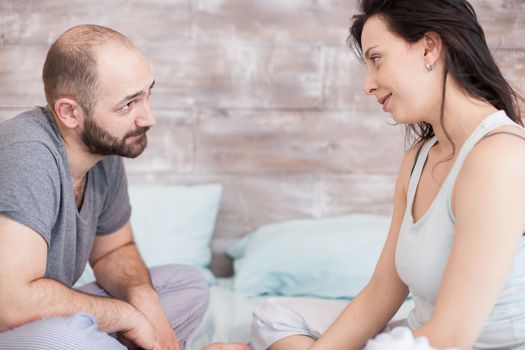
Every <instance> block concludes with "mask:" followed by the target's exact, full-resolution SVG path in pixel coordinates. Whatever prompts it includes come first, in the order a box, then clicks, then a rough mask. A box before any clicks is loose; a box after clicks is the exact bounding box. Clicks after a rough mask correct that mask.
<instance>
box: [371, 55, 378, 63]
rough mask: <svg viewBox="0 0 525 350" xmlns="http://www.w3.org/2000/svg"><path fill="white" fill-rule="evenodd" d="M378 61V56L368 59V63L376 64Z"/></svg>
mask: <svg viewBox="0 0 525 350" xmlns="http://www.w3.org/2000/svg"><path fill="white" fill-rule="evenodd" d="M378 60H379V56H371V57H370V61H372V63H376V62H377V61H378Z"/></svg>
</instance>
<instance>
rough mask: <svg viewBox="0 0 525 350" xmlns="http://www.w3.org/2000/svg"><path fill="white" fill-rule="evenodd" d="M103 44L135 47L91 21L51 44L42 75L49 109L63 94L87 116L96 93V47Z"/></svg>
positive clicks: (52, 108) (125, 39) (91, 108)
mask: <svg viewBox="0 0 525 350" xmlns="http://www.w3.org/2000/svg"><path fill="white" fill-rule="evenodd" d="M107 44H116V45H119V46H122V47H124V48H128V49H131V50H136V49H135V47H134V45H133V44H132V43H131V41H130V40H129V39H128V38H127V37H125V36H124V35H122V34H120V33H119V32H117V31H114V30H113V29H110V28H107V27H103V26H99V25H93V24H83V25H79V26H76V27H73V28H71V29H69V30H67V31H66V32H65V33H64V34H62V35H61V36H60V37H59V38H58V39H57V40H56V41H55V42H54V43H53V45H51V48H50V49H49V51H48V53H47V57H46V61H45V63H44V69H43V74H42V78H43V81H44V91H45V94H46V100H47V103H48V105H49V107H50V109H51V110H54V104H55V102H56V101H57V100H58V99H59V98H60V97H66V96H67V97H69V98H73V99H74V100H75V101H77V103H78V104H79V105H80V106H81V107H82V109H83V110H84V112H85V113H86V114H87V115H91V113H92V111H93V107H94V106H95V103H96V101H97V97H98V93H99V82H100V81H99V77H98V73H97V49H98V48H100V47H102V46H104V45H107Z"/></svg>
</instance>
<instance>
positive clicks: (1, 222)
mask: <svg viewBox="0 0 525 350" xmlns="http://www.w3.org/2000/svg"><path fill="white" fill-rule="evenodd" d="M46 256H47V245H46V242H45V241H44V239H43V238H42V237H41V236H40V235H39V234H38V233H36V232H35V231H33V230H32V229H30V228H29V227H27V226H25V225H22V224H20V223H18V222H16V221H14V220H11V219H9V218H7V217H5V216H2V215H0V290H1V293H0V310H2V312H0V331H4V330H7V329H11V328H14V327H17V326H20V325H23V324H25V323H28V322H31V321H34V320H37V319H40V318H43V317H52V316H69V315H71V314H73V313H75V312H79V311H83V312H87V313H90V314H92V315H93V316H94V317H95V318H96V320H97V323H98V325H99V328H100V330H102V331H104V332H108V333H111V332H117V331H124V332H125V331H130V330H132V329H135V328H138V327H140V328H141V331H142V332H143V333H142V334H141V335H140V342H141V343H142V344H143V347H146V348H152V347H153V345H154V342H155V341H154V337H153V336H152V334H153V333H152V332H151V333H152V334H151V335H149V334H147V332H148V329H147V328H145V327H143V326H142V325H143V324H146V325H148V323H147V321H146V320H145V319H144V318H143V316H142V315H141V314H140V313H139V312H138V311H137V310H135V309H134V307H133V306H131V305H130V304H128V303H125V302H123V301H121V300H117V299H112V298H103V297H96V296H91V295H88V294H84V293H81V292H78V291H75V290H73V289H71V288H69V287H67V286H66V285H64V284H62V283H60V282H57V281H55V280H52V279H49V278H45V277H44V274H45V270H46Z"/></svg>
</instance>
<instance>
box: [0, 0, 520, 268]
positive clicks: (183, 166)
mask: <svg viewBox="0 0 525 350" xmlns="http://www.w3.org/2000/svg"><path fill="white" fill-rule="evenodd" d="M35 4H36V1H17V0H3V1H2V2H0V31H1V32H0V120H1V119H7V118H9V117H12V116H14V115H15V114H16V113H17V112H20V111H22V110H25V109H28V108H30V107H31V106H33V105H37V104H40V105H43V104H45V100H44V97H43V87H42V83H41V80H40V79H41V69H42V64H43V61H44V57H45V54H46V52H47V49H48V47H49V45H50V44H51V43H52V42H53V41H54V40H55V39H56V38H57V36H58V35H60V34H61V33H62V32H63V31H64V30H66V29H67V28H69V27H71V26H73V25H76V24H80V23H97V24H102V25H106V26H109V27H112V28H114V29H116V30H118V31H120V32H122V33H123V34H125V35H127V36H128V37H130V39H131V40H133V41H134V42H135V44H136V45H137V46H138V47H139V48H140V49H141V50H142V51H143V52H144V53H145V55H146V56H147V57H148V59H149V60H150V63H151V67H152V70H153V73H154V75H155V77H156V87H155V89H154V96H153V105H154V112H155V115H156V117H157V119H158V125H157V126H156V127H154V128H153V129H152V130H151V134H150V137H149V141H150V142H149V147H148V149H147V150H146V152H145V153H144V154H143V155H142V156H140V157H139V158H137V159H136V160H131V161H127V162H126V166H127V169H128V176H129V181H130V183H147V182H151V183H166V184H196V183H206V182H221V183H222V184H223V185H224V194H223V200H222V204H221V209H220V213H219V217H218V222H217V226H216V229H215V233H214V237H213V242H212V247H213V250H214V252H215V256H214V259H213V262H212V269H213V271H214V272H215V273H216V274H218V275H228V274H231V272H232V268H231V262H230V261H229V260H228V259H227V258H226V256H225V255H224V253H223V252H224V249H225V248H226V247H227V246H229V245H230V244H231V243H232V242H233V241H235V240H237V239H238V238H239V237H241V236H242V235H244V234H246V233H247V232H249V231H251V230H253V229H254V228H256V227H258V226H260V225H263V224H268V223H271V222H275V221H281V220H285V219H291V218H300V217H323V216H334V215H342V214H348V213H353V212H365V213H382V214H388V213H390V211H391V201H392V196H393V188H394V182H395V174H396V171H397V169H398V164H399V161H400V159H401V156H402V153H403V149H404V139H403V130H402V128H400V127H399V126H393V125H390V124H391V121H390V120H389V118H388V116H387V115H385V114H383V113H382V112H380V108H379V105H377V103H376V102H375V100H374V98H370V97H366V96H365V95H364V93H363V91H362V85H363V76H364V67H363V66H362V64H360V63H359V62H358V61H357V59H356V58H355V57H354V55H353V54H352V52H351V51H350V50H349V49H348V48H347V46H346V44H345V40H346V36H347V31H348V26H349V24H350V18H351V15H352V13H353V12H354V1H340V0H328V1H304V0H289V1H288V0H287V1H250V0H221V1H218V0H154V1H150V0H136V1H133V2H116V1H102V0H95V1H88V2H86V1H83V0H71V1H67V2H64V1H60V0H47V1H45V2H43V3H40V2H39V4H38V6H36V5H35ZM472 4H473V5H474V7H475V8H476V10H477V11H478V16H479V18H480V21H481V22H482V25H483V26H484V28H485V31H486V36H487V39H488V42H489V45H490V46H491V48H492V49H493V53H494V56H495V58H496V60H497V62H498V63H499V64H500V67H501V68H502V70H503V73H504V75H505V76H506V77H507V78H508V79H509V80H510V81H511V83H512V84H513V85H514V86H515V87H517V88H518V89H521V91H525V41H523V37H525V26H523V25H522V24H523V21H524V20H525V2H523V1H515V0H473V1H472ZM57 19H60V21H58V20H57ZM520 24H521V25H520Z"/></svg>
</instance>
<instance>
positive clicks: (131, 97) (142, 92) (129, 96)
mask: <svg viewBox="0 0 525 350" xmlns="http://www.w3.org/2000/svg"><path fill="white" fill-rule="evenodd" d="M154 85H155V80H153V82H152V83H151V85H150V86H149V90H151V89H153V86H154ZM142 95H144V91H139V92H135V93H134V94H131V95H128V96H126V97H124V98H123V99H122V100H120V102H119V103H117V105H120V104H122V103H124V102H126V101H129V100H132V99H134V98H135V97H138V96H142Z"/></svg>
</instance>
